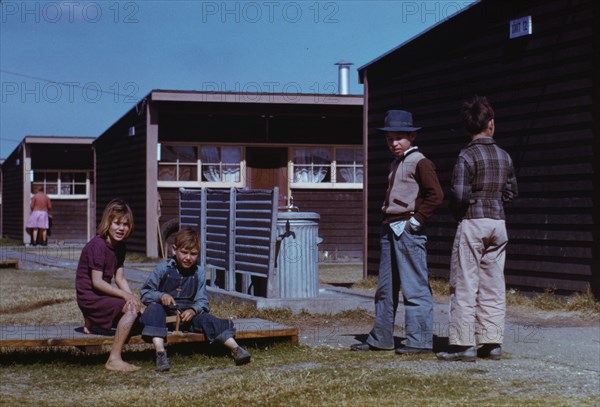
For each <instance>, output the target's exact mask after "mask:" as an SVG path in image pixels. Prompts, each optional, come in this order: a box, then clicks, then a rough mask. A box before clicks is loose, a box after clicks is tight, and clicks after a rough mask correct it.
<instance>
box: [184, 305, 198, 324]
mask: <svg viewBox="0 0 600 407" xmlns="http://www.w3.org/2000/svg"><path fill="white" fill-rule="evenodd" d="M195 316H196V311H194V310H193V309H192V308H188V309H186V310H185V311H183V312H182V313H181V322H188V321H191V320H192V318H194V317H195Z"/></svg>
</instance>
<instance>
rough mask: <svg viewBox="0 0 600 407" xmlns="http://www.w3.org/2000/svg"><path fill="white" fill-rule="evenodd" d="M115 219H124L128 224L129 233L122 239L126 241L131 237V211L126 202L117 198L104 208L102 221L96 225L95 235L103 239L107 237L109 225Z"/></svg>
mask: <svg viewBox="0 0 600 407" xmlns="http://www.w3.org/2000/svg"><path fill="white" fill-rule="evenodd" d="M115 219H125V221H126V222H127V223H128V224H129V231H128V232H127V234H126V235H125V237H124V238H125V239H127V238H128V237H129V236H131V234H132V233H133V212H132V211H131V208H130V207H129V205H127V202H125V201H123V200H122V199H119V198H116V199H113V200H112V201H110V202H109V203H108V204H107V205H106V207H105V208H104V212H103V213H102V220H101V221H100V224H99V225H98V229H96V233H98V235H100V236H101V237H103V238H105V237H107V236H108V229H109V228H110V224H111V223H112V222H113V220H115Z"/></svg>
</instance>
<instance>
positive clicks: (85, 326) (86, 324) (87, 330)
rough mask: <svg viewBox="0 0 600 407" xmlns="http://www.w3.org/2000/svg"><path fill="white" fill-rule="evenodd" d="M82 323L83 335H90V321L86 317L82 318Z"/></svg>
mask: <svg viewBox="0 0 600 407" xmlns="http://www.w3.org/2000/svg"><path fill="white" fill-rule="evenodd" d="M83 321H84V322H83V333H84V334H91V333H92V321H90V320H89V319H87V318H86V317H83Z"/></svg>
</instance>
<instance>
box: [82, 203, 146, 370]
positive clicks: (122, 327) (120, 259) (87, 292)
mask: <svg viewBox="0 0 600 407" xmlns="http://www.w3.org/2000/svg"><path fill="white" fill-rule="evenodd" d="M132 232H133V213H132V212H131V208H129V206H128V205H127V204H126V203H125V202H124V201H122V200H120V199H113V200H112V201H110V202H109V203H108V205H107V206H106V208H104V213H103V214H102V220H101V221H100V224H99V225H98V229H97V235H96V237H94V238H93V239H92V240H90V241H89V242H88V243H87V244H86V245H85V247H84V248H83V250H82V252H81V257H80V258H79V265H78V266H77V276H76V280H75V286H76V289H77V305H79V309H81V312H82V313H83V317H84V320H85V325H84V327H83V330H84V332H85V333H100V334H102V333H107V332H111V330H112V328H114V327H116V332H115V339H114V341H113V344H112V349H111V351H110V355H109V357H108V361H107V362H106V364H105V365H104V366H105V367H106V368H107V369H109V370H118V371H125V372H131V371H135V370H138V369H139V367H138V366H135V365H132V364H129V363H127V362H125V361H123V359H122V358H121V352H122V350H123V346H124V345H125V341H126V340H127V337H128V336H129V333H130V331H131V327H132V326H133V324H134V323H135V321H136V319H137V317H138V314H139V312H140V311H141V307H142V305H141V302H140V300H139V298H138V297H136V296H135V295H134V294H132V292H131V289H130V288H129V284H127V280H126V279H125V273H124V270H123V263H124V261H125V242H124V240H125V239H127V238H128V237H129V236H130V235H131V233H132ZM113 278H114V280H115V283H116V287H115V286H114V285H112V284H111V282H112V279H113Z"/></svg>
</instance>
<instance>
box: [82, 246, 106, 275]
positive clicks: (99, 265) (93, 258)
mask: <svg viewBox="0 0 600 407" xmlns="http://www.w3.org/2000/svg"><path fill="white" fill-rule="evenodd" d="M88 245H89V246H88V250H87V251H86V256H87V264H88V268H89V269H91V270H98V271H102V272H104V269H105V267H106V254H105V253H104V250H105V247H104V242H103V241H102V240H99V239H94V240H92V241H91V242H90V243H88Z"/></svg>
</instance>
